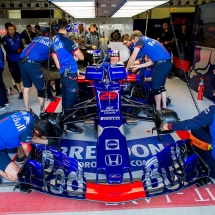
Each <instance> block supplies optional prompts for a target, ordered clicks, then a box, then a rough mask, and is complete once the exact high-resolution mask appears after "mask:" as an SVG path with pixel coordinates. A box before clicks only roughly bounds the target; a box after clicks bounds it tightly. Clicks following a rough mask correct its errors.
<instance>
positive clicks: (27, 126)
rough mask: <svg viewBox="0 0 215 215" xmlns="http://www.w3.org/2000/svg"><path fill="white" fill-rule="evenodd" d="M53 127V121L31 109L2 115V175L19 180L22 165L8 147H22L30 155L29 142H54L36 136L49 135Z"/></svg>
mask: <svg viewBox="0 0 215 215" xmlns="http://www.w3.org/2000/svg"><path fill="white" fill-rule="evenodd" d="M51 129H52V126H51V123H50V122H49V121H47V120H42V119H39V118H38V117H37V115H35V114H34V113H33V112H30V111H13V112H9V113H5V114H1V115H0V176H2V177H3V178H6V179H7V180H10V181H16V180H17V173H18V172H19V169H20V167H19V166H18V165H17V164H16V163H15V162H13V161H12V160H11V158H10V157H9V155H8V153H7V149H11V148H16V147H20V146H21V147H22V149H23V154H25V155H26V156H28V154H29V152H30V150H29V144H31V143H37V144H46V145H51V144H53V142H54V140H51V139H50V140H48V139H41V138H39V137H37V136H34V133H36V134H37V135H42V136H47V135H48V134H50V132H51Z"/></svg>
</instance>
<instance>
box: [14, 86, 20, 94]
mask: <svg viewBox="0 0 215 215" xmlns="http://www.w3.org/2000/svg"><path fill="white" fill-rule="evenodd" d="M13 89H14V90H16V91H17V93H19V90H18V88H17V86H16V85H13Z"/></svg>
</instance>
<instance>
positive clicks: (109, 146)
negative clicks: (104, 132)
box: [105, 139, 119, 150]
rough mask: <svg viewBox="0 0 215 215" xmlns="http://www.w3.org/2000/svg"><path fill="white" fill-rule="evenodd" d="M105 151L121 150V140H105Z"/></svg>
mask: <svg viewBox="0 0 215 215" xmlns="http://www.w3.org/2000/svg"><path fill="white" fill-rule="evenodd" d="M105 149H106V150H119V140H118V139H110V140H105Z"/></svg>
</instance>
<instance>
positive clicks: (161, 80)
mask: <svg viewBox="0 0 215 215" xmlns="http://www.w3.org/2000/svg"><path fill="white" fill-rule="evenodd" d="M130 40H131V41H132V42H133V43H134V44H135V47H134V51H133V53H132V55H131V57H130V59H129V61H128V64H127V67H126V69H127V70H128V69H129V68H130V66H132V64H133V63H134V61H135V59H136V57H137V55H138V53H139V52H140V51H141V52H143V53H144V54H146V55H147V56H148V57H149V58H150V59H151V61H149V62H147V63H144V64H140V65H137V66H135V68H136V69H138V68H144V67H149V66H151V65H153V64H154V66H153V73H152V94H153V95H154V97H155V103H156V109H157V110H161V101H162V104H163V108H164V109H166V101H167V94H166V89H165V83H166V77H167V75H168V73H169V72H170V70H171V68H172V63H171V59H170V57H171V56H170V54H169V53H168V51H167V50H166V49H165V48H164V47H163V46H162V45H161V44H160V43H159V42H158V41H156V40H154V39H151V38H149V37H146V36H143V35H142V33H141V32H140V31H133V32H132V34H131V36H130Z"/></svg>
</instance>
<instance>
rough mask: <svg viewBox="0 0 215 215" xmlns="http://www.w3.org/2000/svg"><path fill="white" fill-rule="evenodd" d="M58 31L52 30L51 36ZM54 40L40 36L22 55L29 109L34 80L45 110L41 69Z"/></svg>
mask: <svg viewBox="0 0 215 215" xmlns="http://www.w3.org/2000/svg"><path fill="white" fill-rule="evenodd" d="M56 33H57V32H56V31H55V30H52V32H51V37H53V36H55V35H56ZM51 43H52V41H50V39H49V37H44V36H40V37H37V38H35V39H33V41H32V42H31V43H30V45H29V46H28V47H27V48H26V49H25V50H24V51H23V52H22V54H21V55H20V61H19V68H20V71H21V74H22V79H23V85H24V103H25V108H26V110H27V111H29V110H30V108H29V92H30V88H31V87H32V82H33V84H34V86H35V87H36V89H37V96H38V101H39V104H40V107H41V112H45V108H44V99H45V97H46V95H45V81H44V76H43V72H42V69H41V63H42V62H43V61H44V60H46V59H47V58H48V56H49V46H50V45H51Z"/></svg>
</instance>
